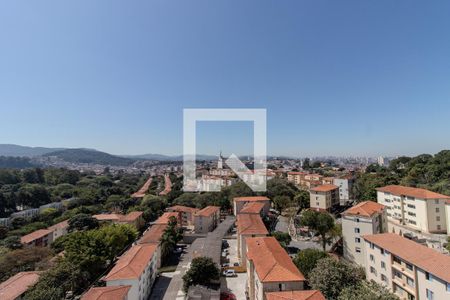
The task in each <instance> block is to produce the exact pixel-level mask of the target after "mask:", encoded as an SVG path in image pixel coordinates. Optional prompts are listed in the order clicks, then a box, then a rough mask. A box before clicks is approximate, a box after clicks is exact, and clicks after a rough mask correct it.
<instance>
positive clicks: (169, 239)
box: [161, 217, 182, 261]
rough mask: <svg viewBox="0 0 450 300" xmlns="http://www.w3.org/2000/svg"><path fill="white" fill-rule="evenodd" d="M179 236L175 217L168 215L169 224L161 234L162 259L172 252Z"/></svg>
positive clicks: (180, 236)
mask: <svg viewBox="0 0 450 300" xmlns="http://www.w3.org/2000/svg"><path fill="white" fill-rule="evenodd" d="M181 238H182V235H181V234H180V231H179V229H178V227H177V220H176V218H175V217H170V219H169V224H168V225H167V227H166V229H165V230H164V233H163V235H162V236H161V258H162V260H163V261H164V260H165V259H166V258H167V257H168V256H169V254H170V253H172V251H173V250H174V249H175V247H176V245H177V243H178V242H179V241H180V240H181Z"/></svg>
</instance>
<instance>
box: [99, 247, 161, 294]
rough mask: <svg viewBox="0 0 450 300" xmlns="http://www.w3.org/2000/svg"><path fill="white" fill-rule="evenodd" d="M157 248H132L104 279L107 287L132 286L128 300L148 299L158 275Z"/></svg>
mask: <svg viewBox="0 0 450 300" xmlns="http://www.w3.org/2000/svg"><path fill="white" fill-rule="evenodd" d="M156 248H157V245H155V244H138V245H134V246H132V247H131V248H130V249H129V250H128V251H127V252H125V253H124V254H123V255H122V256H121V257H120V258H119V259H118V261H117V262H116V264H115V266H114V267H113V268H112V269H111V271H110V272H109V273H108V274H107V275H106V276H105V277H104V280H105V281H106V286H107V287H110V286H131V287H130V288H129V291H128V295H127V297H128V299H130V300H131V299H133V300H144V299H147V298H148V297H149V296H150V292H151V288H152V286H153V283H154V282H155V278H156V274H157V261H158V258H157V252H156Z"/></svg>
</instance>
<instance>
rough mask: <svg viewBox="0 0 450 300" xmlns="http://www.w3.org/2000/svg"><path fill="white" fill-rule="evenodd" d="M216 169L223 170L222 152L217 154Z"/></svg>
mask: <svg viewBox="0 0 450 300" xmlns="http://www.w3.org/2000/svg"><path fill="white" fill-rule="evenodd" d="M217 169H223V157H222V151H220V154H219V161H217Z"/></svg>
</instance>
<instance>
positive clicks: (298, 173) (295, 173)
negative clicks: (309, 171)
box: [288, 171, 306, 175]
mask: <svg viewBox="0 0 450 300" xmlns="http://www.w3.org/2000/svg"><path fill="white" fill-rule="evenodd" d="M288 175H306V173H305V172H294V171H292V172H288Z"/></svg>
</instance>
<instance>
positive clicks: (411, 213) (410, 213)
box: [408, 211, 416, 217]
mask: <svg viewBox="0 0 450 300" xmlns="http://www.w3.org/2000/svg"><path fill="white" fill-rule="evenodd" d="M408 215H409V216H413V217H415V216H416V214H415V213H413V212H410V211H408Z"/></svg>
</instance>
